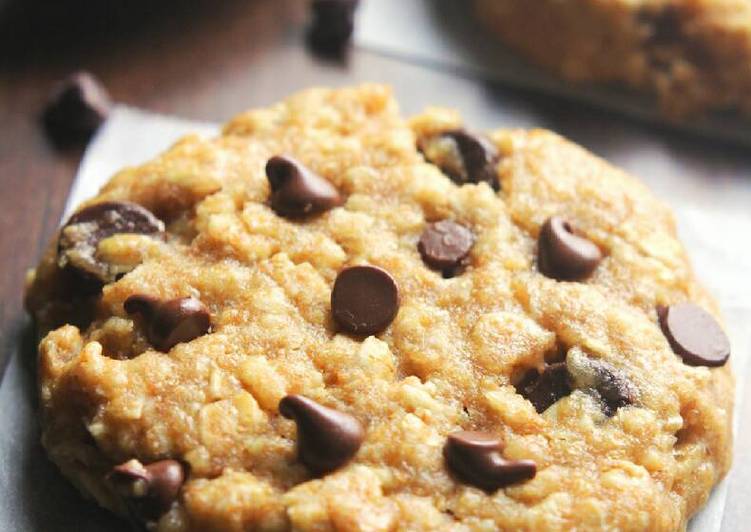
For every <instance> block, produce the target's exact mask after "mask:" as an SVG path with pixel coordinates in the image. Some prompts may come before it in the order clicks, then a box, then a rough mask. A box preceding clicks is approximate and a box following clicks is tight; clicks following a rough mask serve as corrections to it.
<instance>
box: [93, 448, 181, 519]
mask: <svg viewBox="0 0 751 532" xmlns="http://www.w3.org/2000/svg"><path fill="white" fill-rule="evenodd" d="M108 479H109V481H110V482H111V483H112V484H113V486H114V487H115V490H116V491H117V492H118V493H119V494H120V495H121V496H122V497H124V498H125V499H126V500H127V502H128V503H129V505H131V506H132V507H133V509H134V510H135V513H136V514H137V515H138V517H140V518H142V519H144V520H153V519H157V518H159V516H161V515H162V514H164V513H165V512H167V511H168V510H169V509H170V507H171V506H172V503H173V502H175V500H177V496H178V494H179V493H180V488H181V487H182V485H183V483H184V482H185V470H184V468H183V466H182V464H180V462H178V461H177V460H160V461H158V462H152V463H151V464H149V465H146V466H144V465H143V464H142V463H141V462H139V461H138V460H135V459H133V460H129V461H127V462H125V463H124V464H120V465H118V466H115V467H114V468H113V469H112V472H111V473H110V474H109V475H108Z"/></svg>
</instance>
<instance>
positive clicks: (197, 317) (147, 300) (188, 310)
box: [123, 295, 211, 352]
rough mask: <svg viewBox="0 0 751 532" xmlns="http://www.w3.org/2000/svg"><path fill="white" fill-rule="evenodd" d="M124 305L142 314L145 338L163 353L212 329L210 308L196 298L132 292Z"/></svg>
mask: <svg viewBox="0 0 751 532" xmlns="http://www.w3.org/2000/svg"><path fill="white" fill-rule="evenodd" d="M123 307H124V308H125V311H126V312H127V313H128V314H131V315H132V314H139V315H140V316H141V317H142V318H143V319H144V320H145V321H146V323H147V325H146V337H147V338H148V339H149V342H151V343H152V344H153V345H154V347H156V348H157V349H159V350H160V351H164V352H167V351H169V350H170V349H172V348H173V347H174V346H175V345H177V344H179V343H182V342H190V341H191V340H193V339H195V338H198V337H199V336H203V335H204V334H206V333H207V332H209V329H210V328H211V317H210V315H209V311H208V310H207V309H206V307H205V306H204V304H203V303H201V302H200V301H199V300H197V299H195V298H193V297H181V298H177V299H170V300H168V301H160V300H158V299H157V298H155V297H152V296H146V295H132V296H130V297H129V298H128V299H126V300H125V303H124V304H123Z"/></svg>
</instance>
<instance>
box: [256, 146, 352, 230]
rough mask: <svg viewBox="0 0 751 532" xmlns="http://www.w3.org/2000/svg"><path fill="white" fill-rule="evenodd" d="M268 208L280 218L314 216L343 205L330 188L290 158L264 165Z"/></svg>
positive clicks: (340, 198)
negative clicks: (266, 178) (267, 181)
mask: <svg viewBox="0 0 751 532" xmlns="http://www.w3.org/2000/svg"><path fill="white" fill-rule="evenodd" d="M266 177H268V180H269V184H270V185H271V208H272V209H274V211H276V213H277V214H279V215H280V216H286V217H289V218H298V217H302V216H308V215H311V214H318V213H321V212H324V211H327V210H329V209H333V208H334V207H336V206H338V205H341V204H342V203H343V199H342V197H341V196H340V195H339V192H338V191H337V190H336V188H334V186H333V185H332V184H331V183H329V182H328V181H326V180H325V179H324V178H322V177H321V176H319V175H318V174H316V173H314V172H313V171H312V170H310V169H308V168H306V167H305V166H303V165H302V164H300V163H299V162H298V161H296V160H295V159H293V158H292V157H288V156H286V155H276V156H274V157H272V158H271V159H269V161H268V162H267V163H266Z"/></svg>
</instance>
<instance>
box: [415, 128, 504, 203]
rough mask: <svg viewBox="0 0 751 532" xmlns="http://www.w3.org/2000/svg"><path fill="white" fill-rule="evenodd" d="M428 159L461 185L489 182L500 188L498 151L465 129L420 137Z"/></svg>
mask: <svg viewBox="0 0 751 532" xmlns="http://www.w3.org/2000/svg"><path fill="white" fill-rule="evenodd" d="M418 147H419V148H420V151H422V153H423V155H424V156H425V158H426V159H427V160H428V161H430V162H431V163H433V164H435V165H436V166H438V168H440V169H441V171H442V172H443V173H444V174H446V175H447V176H449V177H450V178H451V180H452V181H454V182H455V183H457V184H459V185H464V184H467V183H487V184H488V185H490V186H491V187H492V188H493V189H494V190H498V189H499V188H500V185H499V183H498V176H497V173H496V165H497V164H498V159H499V155H498V150H497V149H496V147H495V146H494V145H493V143H491V142H490V141H489V140H488V139H487V138H485V137H484V136H482V135H475V134H472V133H469V132H467V131H465V130H463V129H453V130H449V131H443V132H441V133H439V134H437V135H432V136H429V137H425V138H423V139H421V140H420V143H419V146H418Z"/></svg>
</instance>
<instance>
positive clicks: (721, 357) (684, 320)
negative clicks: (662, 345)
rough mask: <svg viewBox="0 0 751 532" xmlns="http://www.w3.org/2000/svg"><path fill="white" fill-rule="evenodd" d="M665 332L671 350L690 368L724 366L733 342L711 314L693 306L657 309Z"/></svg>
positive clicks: (680, 304) (689, 304)
mask: <svg viewBox="0 0 751 532" xmlns="http://www.w3.org/2000/svg"><path fill="white" fill-rule="evenodd" d="M658 316H659V318H660V325H661V326H662V332H663V333H664V334H665V337H666V338H667V339H668V342H670V347H671V348H672V349H673V352H675V354H677V355H679V356H680V357H681V358H682V359H683V362H684V363H686V364H688V365H689V366H710V367H716V366H724V365H725V363H726V362H727V361H728V358H730V341H729V340H728V337H727V336H726V335H725V332H724V331H723V330H722V327H720V324H719V323H717V321H716V320H715V319H714V318H713V317H712V315H711V314H710V313H709V312H707V311H706V310H704V309H703V308H701V307H699V306H698V305H694V304H693V303H678V304H677V305H670V306H669V307H661V308H659V309H658Z"/></svg>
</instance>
